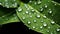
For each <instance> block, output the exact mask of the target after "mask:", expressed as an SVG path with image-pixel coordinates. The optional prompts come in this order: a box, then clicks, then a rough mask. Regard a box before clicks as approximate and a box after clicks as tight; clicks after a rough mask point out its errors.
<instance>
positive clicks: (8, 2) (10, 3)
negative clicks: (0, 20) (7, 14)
mask: <svg viewBox="0 0 60 34" xmlns="http://www.w3.org/2000/svg"><path fill="white" fill-rule="evenodd" d="M0 5H3V6H4V7H7V8H9V7H17V1H16V0H3V1H2V0H0Z"/></svg>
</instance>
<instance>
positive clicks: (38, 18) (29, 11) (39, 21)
mask: <svg viewBox="0 0 60 34" xmlns="http://www.w3.org/2000/svg"><path fill="white" fill-rule="evenodd" d="M29 2H30V3H31V2H32V1H29ZM39 3H41V2H40V1H39V2H38V4H39ZM34 4H37V3H36V2H35V3H34ZM24 7H25V9H26V11H24V8H22V7H20V8H19V9H18V11H19V12H20V11H22V12H23V11H24V12H25V13H24V14H27V15H28V16H29V17H26V16H23V17H22V19H26V18H27V19H31V18H34V19H32V20H33V22H32V21H31V20H29V21H27V24H29V25H32V23H34V24H35V23H36V24H37V25H38V26H39V27H38V28H36V26H37V25H34V26H32V28H33V29H40V30H41V29H43V28H46V27H47V29H48V30H47V32H51V30H50V29H51V27H52V28H53V27H54V26H53V25H55V22H54V21H51V20H48V18H47V16H46V15H41V14H40V13H39V12H37V11H36V10H35V9H34V8H32V7H29V6H28V5H27V4H25V5H24ZM44 7H45V8H48V5H47V4H45V5H44ZM40 8H41V10H40V11H43V10H44V8H43V7H40ZM52 12H53V11H52V9H49V10H48V13H49V14H51V13H52ZM42 19H43V20H42ZM46 20H48V23H47V22H46ZM49 22H50V23H49ZM39 24H42V25H39ZM49 24H50V25H52V26H49ZM42 31H44V30H42ZM54 31H57V32H58V31H60V29H58V28H57V29H56V30H54ZM50 34H53V32H51V33H50Z"/></svg>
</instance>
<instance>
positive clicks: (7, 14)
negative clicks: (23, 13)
mask: <svg viewBox="0 0 60 34" xmlns="http://www.w3.org/2000/svg"><path fill="white" fill-rule="evenodd" d="M11 22H19V19H18V17H17V15H16V13H15V11H14V10H13V9H7V8H3V7H2V6H0V25H1V24H7V23H11Z"/></svg>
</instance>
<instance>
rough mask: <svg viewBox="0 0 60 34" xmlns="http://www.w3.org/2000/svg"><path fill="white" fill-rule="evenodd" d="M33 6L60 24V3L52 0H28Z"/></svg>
mask: <svg viewBox="0 0 60 34" xmlns="http://www.w3.org/2000/svg"><path fill="white" fill-rule="evenodd" d="M28 4H29V5H31V6H32V7H33V8H35V9H36V10H38V11H39V12H40V13H42V14H45V15H46V16H47V17H48V18H50V19H51V20H54V21H55V22H56V23H57V24H59V25H60V4H59V3H57V2H54V1H52V0H41V1H39V0H34V1H33V0H30V1H29V2H28Z"/></svg>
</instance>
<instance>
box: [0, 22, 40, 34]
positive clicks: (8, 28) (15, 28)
mask: <svg viewBox="0 0 60 34" xmlns="http://www.w3.org/2000/svg"><path fill="white" fill-rule="evenodd" d="M0 27H1V28H0V32H2V33H3V32H5V33H6V32H10V33H12V32H13V33H16V32H17V33H20V34H24V33H25V34H41V33H38V32H36V31H33V30H31V29H29V28H28V27H26V26H25V25H24V24H23V23H22V22H14V23H9V24H5V25H2V26H1V25H0Z"/></svg>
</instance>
